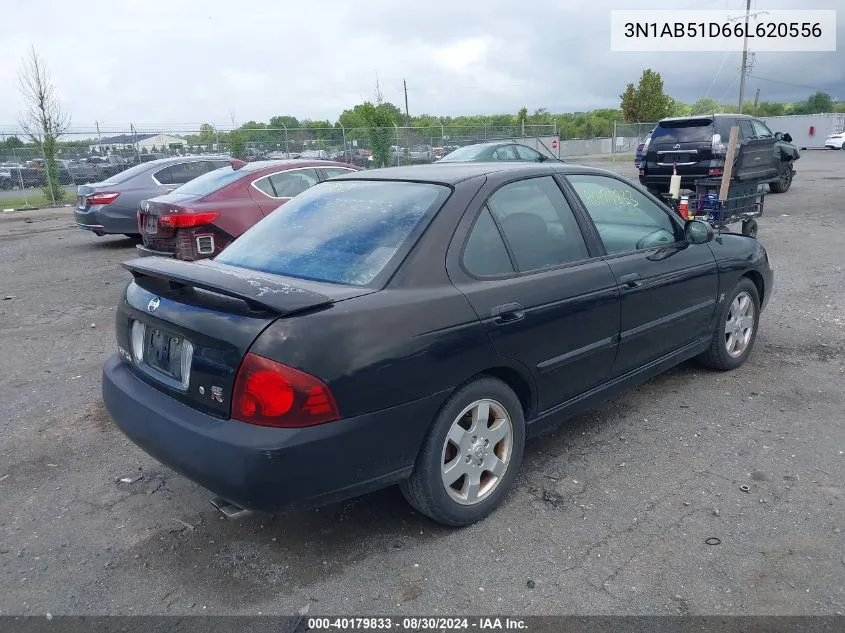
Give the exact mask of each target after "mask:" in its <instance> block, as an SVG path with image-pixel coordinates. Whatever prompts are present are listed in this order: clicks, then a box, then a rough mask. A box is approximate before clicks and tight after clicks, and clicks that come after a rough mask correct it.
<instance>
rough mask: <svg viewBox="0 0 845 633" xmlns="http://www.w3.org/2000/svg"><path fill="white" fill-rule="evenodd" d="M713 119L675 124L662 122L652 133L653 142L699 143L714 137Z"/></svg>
mask: <svg viewBox="0 0 845 633" xmlns="http://www.w3.org/2000/svg"><path fill="white" fill-rule="evenodd" d="M712 126H713V121H711V120H710V119H702V120H700V121H683V122H679V123H677V124H675V125H673V124H671V123H661V124H660V125H658V126H657V127H656V128H655V129H654V132H652V135H651V142H652V143H699V142H708V141H710V140H712V139H713V127H712Z"/></svg>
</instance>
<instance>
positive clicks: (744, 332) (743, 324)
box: [725, 292, 754, 358]
mask: <svg viewBox="0 0 845 633" xmlns="http://www.w3.org/2000/svg"><path fill="white" fill-rule="evenodd" d="M753 333H754V300H753V299H752V298H751V295H749V294H748V293H747V292H740V293H739V294H738V295H737V296H736V297H734V300H733V302H732V303H731V308H730V311H729V312H728V318H727V320H726V321H725V348H726V349H727V352H728V355H729V356H731V357H732V358H737V357H738V356H742V354H743V353H744V352H745V350H746V349H747V348H748V344H749V342H750V341H751V336H752V334H753Z"/></svg>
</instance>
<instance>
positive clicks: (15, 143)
mask: <svg viewBox="0 0 845 633" xmlns="http://www.w3.org/2000/svg"><path fill="white" fill-rule="evenodd" d="M0 147H2V148H3V149H17V148H19V147H23V141H22V140H20V139H19V138H18V137H17V136H15V135H12V136H9V137H6V140H5V141H3V142H2V143H0Z"/></svg>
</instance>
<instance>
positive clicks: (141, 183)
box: [74, 156, 231, 237]
mask: <svg viewBox="0 0 845 633" xmlns="http://www.w3.org/2000/svg"><path fill="white" fill-rule="evenodd" d="M230 161H231V159H230V158H229V157H228V156H196V157H180V158H163V159H159V160H153V161H150V162H148V163H141V164H140V165H135V166H134V167H130V168H129V169H127V170H125V171H122V172H120V173H119V174H116V175H114V176H112V177H111V178H108V179H106V180H104V181H102V182H98V183H95V184H89V185H79V186H78V187H77V188H76V193H77V196H76V207H75V208H74V217H75V219H76V224H77V226H79V228H81V229H86V230H88V231H92V232H93V233H94V234H95V235H101V236H102V235H110V234H124V235H127V236H129V237H135V236H137V235H138V216H137V214H138V206H139V205H140V204H141V201H142V200H148V199H149V198H154V197H155V196H158V195H161V194H163V193H167V192H169V191H173V190H174V189H175V188H176V187H178V186H179V185H182V184H185V183H186V182H188V181H190V180H193V179H194V178H196V177H197V176H201V175H202V174H204V173H206V172H209V171H211V170H213V169H217V168H218V167H223V166H225V165H228V164H229V162H230Z"/></svg>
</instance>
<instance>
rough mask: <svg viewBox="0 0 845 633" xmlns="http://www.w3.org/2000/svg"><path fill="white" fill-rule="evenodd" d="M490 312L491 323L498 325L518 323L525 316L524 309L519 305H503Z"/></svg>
mask: <svg viewBox="0 0 845 633" xmlns="http://www.w3.org/2000/svg"><path fill="white" fill-rule="evenodd" d="M491 312H492V313H493V321H494V322H495V323H497V324H499V325H504V324H505V323H513V322H514V321H519V320H520V319H522V318H523V317H524V316H525V308H524V307H523V305H522V304H521V303H505V304H502V305H500V306H495V307H494V308H493V310H491Z"/></svg>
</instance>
